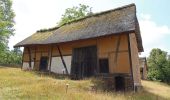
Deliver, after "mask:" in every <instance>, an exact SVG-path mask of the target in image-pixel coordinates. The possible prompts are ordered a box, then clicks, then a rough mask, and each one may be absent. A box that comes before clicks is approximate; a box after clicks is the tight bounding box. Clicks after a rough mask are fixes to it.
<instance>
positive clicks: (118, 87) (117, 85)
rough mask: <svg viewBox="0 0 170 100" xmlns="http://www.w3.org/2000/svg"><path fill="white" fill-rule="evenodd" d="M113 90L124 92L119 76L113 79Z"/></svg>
mask: <svg viewBox="0 0 170 100" xmlns="http://www.w3.org/2000/svg"><path fill="white" fill-rule="evenodd" d="M115 88H116V91H124V90H125V79H124V77H121V76H117V77H115Z"/></svg>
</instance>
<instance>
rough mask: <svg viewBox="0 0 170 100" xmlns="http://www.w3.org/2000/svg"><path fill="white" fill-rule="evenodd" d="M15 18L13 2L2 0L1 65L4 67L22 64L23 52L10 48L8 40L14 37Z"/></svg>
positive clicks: (0, 1) (0, 3)
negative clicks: (5, 65)
mask: <svg viewBox="0 0 170 100" xmlns="http://www.w3.org/2000/svg"><path fill="white" fill-rule="evenodd" d="M14 16H15V15H14V12H13V10H12V1H11V0H0V64H3V65H4V64H21V57H22V56H21V55H22V52H21V51H19V49H16V50H12V51H10V50H9V48H8V39H9V37H10V36H11V35H14ZM16 52H17V53H16Z"/></svg>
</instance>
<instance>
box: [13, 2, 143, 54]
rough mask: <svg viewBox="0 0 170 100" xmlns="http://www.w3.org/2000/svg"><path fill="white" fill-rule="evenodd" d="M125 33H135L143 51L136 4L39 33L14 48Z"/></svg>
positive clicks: (139, 46)
mask: <svg viewBox="0 0 170 100" xmlns="http://www.w3.org/2000/svg"><path fill="white" fill-rule="evenodd" d="M125 32H127V33H128V32H135V33H136V37H137V43H138V49H139V51H140V52H142V51H143V46H142V39H141V35H140V30H139V24H138V21H137V17H136V6H135V4H130V5H126V6H123V7H119V8H116V9H112V10H108V11H104V12H101V13H96V14H93V15H90V16H87V17H84V18H81V19H78V20H75V21H72V22H69V23H66V24H64V25H62V26H59V27H55V28H52V29H50V30H42V31H38V32H36V33H35V34H33V35H31V36H30V37H28V38H26V39H24V40H23V41H21V42H19V43H17V44H16V45H15V46H14V47H19V46H27V45H35V44H53V43H63V42H69V41H75V40H82V39H89V38H95V37H101V36H106V35H112V34H119V33H125Z"/></svg>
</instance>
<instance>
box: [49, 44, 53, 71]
mask: <svg viewBox="0 0 170 100" xmlns="http://www.w3.org/2000/svg"><path fill="white" fill-rule="evenodd" d="M50 47H51V50H50V65H49V73H51V61H52V53H53V46H52V45H51V46H50Z"/></svg>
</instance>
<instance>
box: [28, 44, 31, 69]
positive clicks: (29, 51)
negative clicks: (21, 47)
mask: <svg viewBox="0 0 170 100" xmlns="http://www.w3.org/2000/svg"><path fill="white" fill-rule="evenodd" d="M27 49H28V53H29V67H30V69H31V50H30V47H27Z"/></svg>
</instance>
